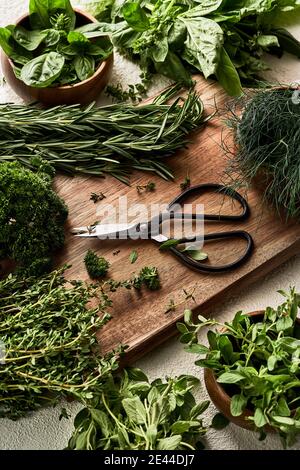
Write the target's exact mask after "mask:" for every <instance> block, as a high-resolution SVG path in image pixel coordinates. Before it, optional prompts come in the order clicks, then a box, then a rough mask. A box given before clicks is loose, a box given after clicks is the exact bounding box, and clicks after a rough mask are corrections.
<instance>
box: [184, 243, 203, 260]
mask: <svg viewBox="0 0 300 470" xmlns="http://www.w3.org/2000/svg"><path fill="white" fill-rule="evenodd" d="M180 251H181V252H182V253H186V254H187V255H188V256H189V257H190V258H192V259H194V260H195V261H206V260H207V259H208V254H207V253H204V251H202V250H198V248H196V247H195V246H187V247H186V248H184V249H182V250H180Z"/></svg>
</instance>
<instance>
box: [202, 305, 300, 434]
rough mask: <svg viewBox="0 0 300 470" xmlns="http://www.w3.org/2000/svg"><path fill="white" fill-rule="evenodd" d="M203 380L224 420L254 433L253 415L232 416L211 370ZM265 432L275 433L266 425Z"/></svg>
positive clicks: (228, 400) (254, 314)
mask: <svg viewBox="0 0 300 470" xmlns="http://www.w3.org/2000/svg"><path fill="white" fill-rule="evenodd" d="M248 315H249V316H250V317H260V316H263V315H264V310H258V311H256V312H250V313H248ZM297 322H298V323H299V324H300V319H299V318H298V319H297ZM224 331H225V329H224ZM204 380H205V385H206V389H207V392H208V394H209V396H210V398H211V401H212V402H213V404H214V405H215V407H216V408H217V409H218V410H219V411H220V413H222V414H223V415H224V416H226V418H227V419H229V421H231V422H232V423H234V424H236V425H237V426H240V427H241V428H244V429H248V430H250V431H254V430H255V425H254V424H253V422H252V421H249V420H248V419H247V417H249V416H253V415H254V413H253V412H252V411H250V410H247V409H246V410H245V411H244V412H243V413H242V414H241V415H240V416H232V414H231V412H230V403H231V398H230V396H229V395H228V394H227V393H226V391H225V390H224V388H223V387H222V385H221V384H220V383H218V382H217V379H216V377H215V374H214V372H213V371H212V370H211V369H204ZM265 430H266V431H267V432H268V433H270V432H271V433H274V432H276V431H275V429H274V428H272V426H268V425H267V426H265Z"/></svg>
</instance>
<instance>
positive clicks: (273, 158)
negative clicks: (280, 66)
mask: <svg viewBox="0 0 300 470" xmlns="http://www.w3.org/2000/svg"><path fill="white" fill-rule="evenodd" d="M243 104H244V111H243V113H242V115H240V114H239V113H238V111H237V107H236V106H234V107H233V108H232V109H231V116H230V118H229V121H228V123H229V126H230V127H231V128H233V130H234V134H235V143H236V148H235V149H234V151H232V150H231V151H230V149H228V147H226V151H227V152H228V153H231V158H230V162H229V165H228V167H227V170H226V173H227V176H229V177H230V180H231V181H230V185H231V186H233V187H235V188H239V187H242V186H249V184H250V183H251V182H253V180H254V179H257V181H258V182H259V185H260V187H262V188H264V198H265V200H267V201H268V202H270V203H271V204H272V205H273V206H274V207H275V208H276V209H277V211H278V212H281V211H282V210H283V211H284V212H285V214H286V218H287V219H288V218H290V217H299V216H300V204H299V202H300V99H299V95H298V94H297V92H295V90H294V89H292V88H278V89H273V90H264V91H260V92H257V93H255V94H254V96H251V97H249V96H248V97H246V101H245V102H244V103H243Z"/></svg>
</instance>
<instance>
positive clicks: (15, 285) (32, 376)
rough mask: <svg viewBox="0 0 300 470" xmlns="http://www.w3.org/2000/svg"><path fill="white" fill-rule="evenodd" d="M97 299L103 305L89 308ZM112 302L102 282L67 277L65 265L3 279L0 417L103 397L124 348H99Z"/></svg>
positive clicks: (0, 290) (0, 296)
mask: <svg viewBox="0 0 300 470" xmlns="http://www.w3.org/2000/svg"><path fill="white" fill-rule="evenodd" d="M103 289H104V288H103ZM96 297H97V299H98V302H99V305H98V307H96V308H90V307H87V305H88V304H89V302H90V301H91V300H92V299H94V298H96ZM110 306H111V301H110V299H109V297H108V296H107V295H104V294H103V295H101V290H99V287H98V286H93V285H90V286H87V285H85V284H83V283H82V282H80V281H68V280H66V279H65V278H64V270H63V269H60V270H58V271H54V272H52V273H51V274H49V275H46V276H43V277H41V278H40V279H38V280H36V279H34V278H25V277H24V278H23V279H20V278H17V277H16V276H13V275H9V276H8V277H7V278H6V279H4V280H2V281H0V312H1V315H0V332H1V333H0V339H1V342H2V343H3V344H4V346H5V358H4V359H5V360H4V363H3V364H2V363H1V364H0V374H1V382H0V417H6V418H12V419H17V418H19V417H21V416H24V415H25V414H26V413H27V412H29V411H31V410H36V409H38V408H40V407H41V406H42V405H43V404H44V405H47V404H48V405H51V404H52V405H53V404H56V403H57V401H58V399H60V398H62V397H66V396H69V397H73V398H76V399H78V400H80V401H82V402H83V403H87V402H88V401H89V400H92V399H95V398H96V397H97V396H99V394H100V393H101V384H102V383H103V381H104V379H105V378H106V377H107V375H108V374H110V373H111V371H114V370H116V369H117V368H118V357H119V354H120V353H122V351H123V350H124V348H123V347H120V348H118V350H117V351H115V352H111V353H110V354H108V355H106V356H104V357H103V356H100V355H99V352H98V347H99V346H98V343H97V339H96V332H99V330H100V329H101V328H102V327H103V326H104V325H105V324H106V323H107V322H108V321H109V319H110V316H109V315H108V314H107V313H106V311H107V309H108V307H110Z"/></svg>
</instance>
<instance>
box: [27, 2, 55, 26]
mask: <svg viewBox="0 0 300 470" xmlns="http://www.w3.org/2000/svg"><path fill="white" fill-rule="evenodd" d="M48 3H49V0H30V2H29V19H30V25H31V27H32V29H43V28H48V27H49V26H50V21H49V15H48Z"/></svg>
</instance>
